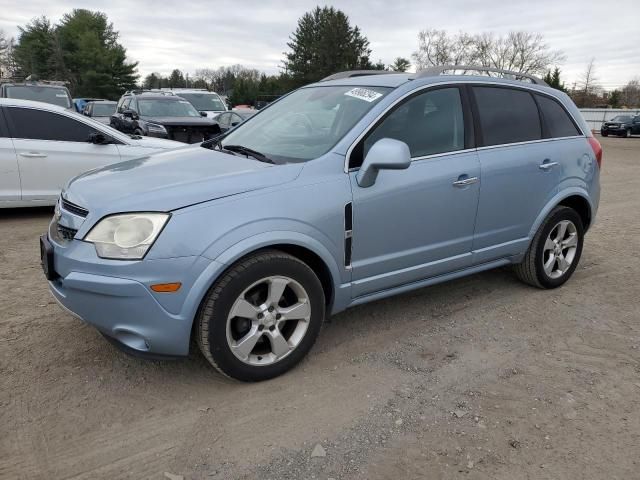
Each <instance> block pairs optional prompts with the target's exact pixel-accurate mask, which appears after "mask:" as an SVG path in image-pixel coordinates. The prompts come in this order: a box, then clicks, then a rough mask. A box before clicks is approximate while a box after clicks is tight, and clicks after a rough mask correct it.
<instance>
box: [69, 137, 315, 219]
mask: <svg viewBox="0 0 640 480" xmlns="http://www.w3.org/2000/svg"><path fill="white" fill-rule="evenodd" d="M302 168H303V164H287V165H271V164H268V163H262V162H259V161H257V160H253V159H251V158H245V157H244V156H236V155H230V154H227V153H222V152H217V151H212V150H209V149H206V148H202V147H200V146H197V147H185V148H181V149H178V150H170V151H166V152H161V153H157V154H153V155H150V156H147V157H142V158H137V159H134V160H129V161H126V162H121V163H117V164H114V165H109V166H106V167H102V168H98V169H95V170H91V171H89V172H86V173H84V174H82V175H80V176H78V177H76V178H74V179H73V180H71V181H70V182H69V184H68V185H67V187H66V189H65V191H64V192H63V195H64V197H65V198H66V199H67V200H68V201H70V202H72V203H75V204H76V205H80V206H82V207H84V208H86V209H87V210H89V212H90V214H91V216H92V217H93V218H100V217H102V216H104V215H106V214H109V213H117V212H135V211H171V210H175V209H178V208H182V207H186V206H189V205H193V204H196V203H201V202H206V201H209V200H215V199H217V198H222V197H228V196H231V195H236V194H239V193H244V192H250V191H254V190H259V189H262V188H267V187H273V186H277V185H281V184H284V183H287V182H290V181H292V180H294V179H295V178H296V177H297V176H298V175H299V174H300V171H301V170H302Z"/></svg>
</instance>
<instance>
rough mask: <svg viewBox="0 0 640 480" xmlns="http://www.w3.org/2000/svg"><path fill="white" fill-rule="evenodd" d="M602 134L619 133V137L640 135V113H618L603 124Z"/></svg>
mask: <svg viewBox="0 0 640 480" xmlns="http://www.w3.org/2000/svg"><path fill="white" fill-rule="evenodd" d="M600 135H602V136H603V137H608V136H609V135H618V136H619V137H630V136H631V135H640V115H635V116H634V115H618V116H616V117H613V118H612V119H611V120H609V121H608V122H604V123H603V124H602V128H601V129H600Z"/></svg>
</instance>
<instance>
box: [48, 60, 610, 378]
mask: <svg viewBox="0 0 640 480" xmlns="http://www.w3.org/2000/svg"><path fill="white" fill-rule="evenodd" d="M452 69H453V70H454V71H457V70H460V68H456V67H453V68H452ZM467 69H468V67H466V68H464V69H463V70H467ZM474 70H475V71H482V70H484V69H483V68H481V67H477V68H474ZM488 71H491V73H492V76H491V77H487V76H481V75H476V76H465V75H441V73H442V71H441V70H440V69H427V70H426V71H423V72H418V73H390V72H389V73H387V72H380V71H372V72H363V71H356V72H342V73H340V74H336V75H332V76H331V77H328V78H327V79H325V80H323V81H321V82H318V83H315V84H312V85H308V86H306V87H303V88H300V89H299V90H296V91H294V92H292V93H290V94H289V95H287V96H284V97H282V98H281V99H280V100H278V101H276V102H274V103H273V104H272V105H270V106H269V107H268V108H267V109H265V110H263V111H262V112H261V113H260V114H259V115H257V116H256V117H255V118H252V119H251V120H249V121H247V122H245V123H242V124H240V125H238V126H237V127H236V128H234V129H232V130H229V131H228V132H227V133H226V134H225V135H222V136H220V137H218V138H216V139H213V140H211V141H209V142H204V143H203V144H202V148H199V147H195V148H185V149H181V150H177V151H172V152H164V153H159V154H156V155H152V156H151V157H149V158H145V159H142V160H131V161H129V162H124V163H121V164H119V165H116V166H112V167H105V168H102V169H99V170H95V171H93V172H89V173H87V174H85V175H82V176H80V177H77V178H75V179H74V180H73V181H72V182H70V183H69V185H68V186H67V187H66V189H65V191H64V192H63V193H62V195H61V198H60V201H59V203H58V208H59V209H58V212H59V214H58V215H57V216H55V217H54V218H53V220H52V222H51V224H50V228H49V233H48V234H47V235H45V236H43V237H42V239H41V252H42V253H41V254H42V264H43V266H44V272H45V275H46V278H47V279H48V281H49V287H50V290H51V292H52V293H53V295H54V296H55V298H56V299H57V300H58V301H59V302H60V303H61V304H62V305H63V306H64V307H65V308H67V309H69V310H71V311H72V312H74V313H75V314H76V315H78V316H79V317H80V318H82V319H84V320H85V321H86V322H88V323H90V324H92V325H94V326H95V327H97V329H98V330H99V331H100V332H102V334H103V335H105V336H107V337H108V338H110V339H111V341H113V342H114V343H115V344H117V345H119V346H121V347H122V348H123V349H125V350H126V351H128V352H130V353H136V354H139V355H145V354H146V355H151V356H158V355H169V356H185V355H187V354H188V353H189V346H190V345H191V344H192V340H195V341H196V342H197V344H198V345H199V348H200V350H201V351H202V353H203V354H204V356H205V357H206V358H207V360H208V361H209V362H210V363H211V364H212V365H213V366H214V367H215V368H217V369H218V370H220V371H221V372H222V373H224V374H226V375H228V376H231V377H235V378H237V379H240V380H245V381H255V380H264V379H268V378H272V377H275V376H277V375H280V374H282V373H284V372H286V371H287V370H289V369H290V368H292V367H293V366H294V365H296V364H297V363H298V362H299V361H300V360H301V359H302V358H303V357H304V356H305V355H306V354H307V352H309V350H310V349H311V347H312V346H313V344H314V342H315V340H316V338H317V336H318V334H319V332H320V328H321V326H322V322H323V321H324V319H325V316H326V315H327V314H334V313H337V312H340V311H342V310H344V309H346V308H348V307H351V306H354V305H359V304H363V303H366V302H370V301H373V300H377V299H381V298H385V297H388V296H391V295H394V294H399V293H403V292H406V291H409V290H412V289H415V288H419V287H424V286H427V285H431V284H435V283H438V282H443V281H445V280H450V279H454V278H459V277H462V276H465V275H470V274H474V273H477V272H480V271H483V270H487V269H491V268H496V267H502V266H506V265H511V266H513V267H514V268H515V272H516V274H517V276H518V277H519V278H520V279H521V280H523V281H524V282H526V283H528V284H530V285H532V286H535V287H538V288H542V289H551V288H556V287H559V286H561V285H563V284H564V283H565V282H566V281H567V280H569V278H570V277H571V275H572V274H573V272H574V271H575V269H576V267H577V265H578V262H579V260H580V255H581V252H582V248H583V244H584V239H585V232H586V231H587V230H588V229H589V227H590V225H592V224H593V221H594V218H595V215H596V211H597V209H598V203H599V197H600V164H601V161H602V148H601V147H600V144H599V143H598V141H597V140H596V139H595V138H594V137H593V135H592V133H591V131H590V130H589V128H588V126H587V124H586V123H585V121H584V119H583V118H582V116H581V114H580V111H579V110H578V109H577V108H576V106H575V105H574V104H573V102H572V101H571V99H570V98H569V97H568V96H567V95H566V94H565V93H563V92H561V91H559V90H556V89H553V88H551V87H549V86H547V85H546V84H544V82H542V81H541V80H539V79H536V78H535V77H531V76H529V75H526V74H520V73H513V72H504V71H497V70H495V69H491V70H488ZM499 72H502V73H503V74H504V76H505V77H508V78H499V77H497V76H495V75H496V73H499ZM509 78H510V79H509ZM514 78H521V79H522V80H521V81H519V80H514ZM554 296H557V294H556V295H554ZM536 298H538V297H536ZM540 298H542V301H544V299H545V298H549V297H544V296H542V297H540ZM541 321H545V320H544V319H541ZM192 337H195V338H192Z"/></svg>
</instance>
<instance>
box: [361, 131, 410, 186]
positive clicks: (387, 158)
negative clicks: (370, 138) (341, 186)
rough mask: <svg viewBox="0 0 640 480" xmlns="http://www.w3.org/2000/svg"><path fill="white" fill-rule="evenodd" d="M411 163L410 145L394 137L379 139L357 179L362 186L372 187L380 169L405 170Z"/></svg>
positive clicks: (370, 151) (365, 160)
mask: <svg viewBox="0 0 640 480" xmlns="http://www.w3.org/2000/svg"><path fill="white" fill-rule="evenodd" d="M409 165H411V152H410V151H409V145H407V144H406V143H404V142H401V141H399V140H394V139H392V138H383V139H380V140H378V141H377V142H376V143H374V144H373V146H372V147H371V148H370V149H369V153H367V156H366V157H365V159H364V162H363V163H362V166H361V167H360V171H358V174H357V175H356V181H357V182H358V185H360V186H361V187H364V188H366V187H370V186H371V185H373V184H374V183H376V178H378V172H379V171H380V170H404V169H407V168H409Z"/></svg>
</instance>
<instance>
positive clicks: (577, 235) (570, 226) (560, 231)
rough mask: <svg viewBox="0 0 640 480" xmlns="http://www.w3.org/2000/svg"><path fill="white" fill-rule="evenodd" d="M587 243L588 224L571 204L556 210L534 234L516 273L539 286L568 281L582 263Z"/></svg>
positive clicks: (553, 286) (556, 284)
mask: <svg viewBox="0 0 640 480" xmlns="http://www.w3.org/2000/svg"><path fill="white" fill-rule="evenodd" d="M583 243H584V226H583V224H582V219H581V218H580V215H578V214H577V213H576V211H575V210H573V209H572V208H569V207H564V206H558V207H556V208H555V209H553V210H552V212H551V213H550V214H549V216H548V217H547V218H546V220H545V221H544V222H543V223H542V225H541V226H540V228H539V229H538V232H537V233H536V235H535V236H534V238H533V241H532V242H531V245H530V246H529V250H528V251H527V253H526V254H525V257H524V259H523V260H522V262H521V263H519V264H518V265H516V266H515V272H516V275H517V276H518V277H519V278H520V280H522V281H523V282H525V283H528V284H529V285H533V286H535V287H539V288H556V287H559V286H560V285H562V284H564V283H565V282H566V281H567V280H569V278H570V277H571V275H572V274H573V272H574V271H575V269H576V267H577V266H578V262H579V261H580V256H581V254H582V245H583Z"/></svg>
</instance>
